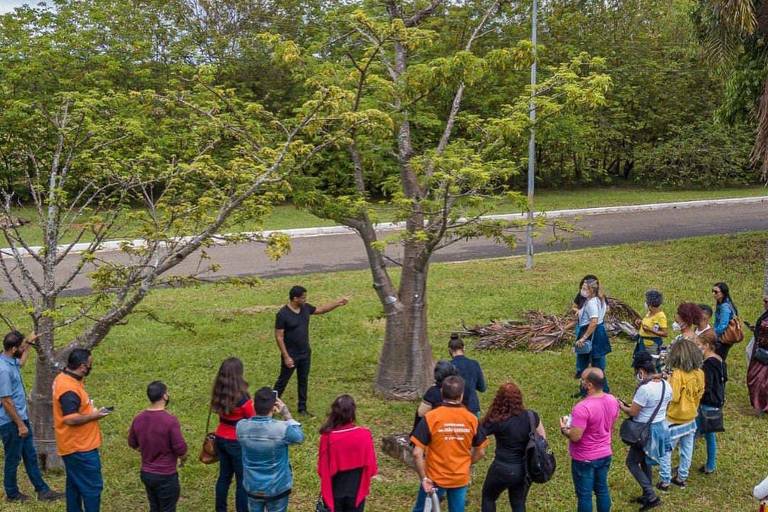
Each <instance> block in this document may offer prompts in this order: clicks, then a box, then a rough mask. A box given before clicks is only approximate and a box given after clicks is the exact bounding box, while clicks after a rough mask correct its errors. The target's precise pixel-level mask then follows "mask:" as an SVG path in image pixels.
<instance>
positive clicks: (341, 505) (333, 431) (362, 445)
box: [317, 395, 378, 512]
mask: <svg viewBox="0 0 768 512" xmlns="http://www.w3.org/2000/svg"><path fill="white" fill-rule="evenodd" d="M356 409H357V408H356V406H355V400H354V398H352V397H351V396H349V395H341V396H339V397H338V398H337V399H336V400H334V402H333V405H331V412H330V414H329V415H328V418H327V419H326V420H325V423H324V424H323V426H322V427H321V428H320V450H319V453H318V457H317V474H318V475H319V476H320V494H321V499H322V500H323V502H324V504H325V506H326V507H327V508H328V510H330V511H331V512H363V509H364V507H365V498H366V497H367V496H368V491H369V490H370V487H371V478H373V476H374V475H376V473H377V471H378V468H377V466H376V450H375V449H374V447H373V437H372V436H371V431H370V430H368V429H367V428H365V427H360V426H358V425H356V424H355V412H356Z"/></svg>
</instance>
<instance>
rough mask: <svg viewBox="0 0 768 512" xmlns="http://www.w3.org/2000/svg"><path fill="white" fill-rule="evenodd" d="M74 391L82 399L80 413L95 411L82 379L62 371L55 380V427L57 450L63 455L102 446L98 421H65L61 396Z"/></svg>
mask: <svg viewBox="0 0 768 512" xmlns="http://www.w3.org/2000/svg"><path fill="white" fill-rule="evenodd" d="M68 392H72V393H74V394H75V395H77V398H78V399H79V400H80V406H79V408H78V410H77V413H78V414H91V413H93V412H95V410H94V408H93V405H91V399H90V398H88V393H86V392H85V384H84V383H83V380H82V379H77V378H75V377H73V376H72V375H70V374H68V373H66V372H61V373H60V374H58V375H57V376H56V378H55V379H54V380H53V428H54V431H55V433H56V451H57V452H58V453H59V455H61V456H62V457H63V456H64V455H69V454H71V453H75V452H89V451H91V450H95V449H96V448H98V447H99V446H101V429H100V428H99V422H98V421H89V422H88V423H83V424H82V425H76V426H71V425H67V424H66V423H64V418H65V416H64V414H63V412H62V407H61V397H62V396H63V395H64V394H66V393H68Z"/></svg>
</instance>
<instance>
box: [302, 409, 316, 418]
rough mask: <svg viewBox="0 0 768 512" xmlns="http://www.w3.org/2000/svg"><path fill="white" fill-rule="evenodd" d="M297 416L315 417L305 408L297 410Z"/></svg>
mask: <svg viewBox="0 0 768 512" xmlns="http://www.w3.org/2000/svg"><path fill="white" fill-rule="evenodd" d="M299 416H304V417H305V418H316V416H315V415H314V414H312V413H311V412H309V411H308V410H306V409H303V410H301V411H299Z"/></svg>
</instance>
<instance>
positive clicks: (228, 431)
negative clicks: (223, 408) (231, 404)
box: [216, 397, 256, 441]
mask: <svg viewBox="0 0 768 512" xmlns="http://www.w3.org/2000/svg"><path fill="white" fill-rule="evenodd" d="M254 416H256V410H255V409H254V408H253V400H251V399H250V398H248V397H245V398H243V399H242V401H241V402H240V403H239V404H237V407H235V408H234V409H232V411H230V413H229V414H219V426H218V427H216V435H217V436H218V437H220V438H222V439H227V440H229V441H237V433H236V431H235V427H236V426H237V422H238V421H240V420H245V419H248V418H252V417H254Z"/></svg>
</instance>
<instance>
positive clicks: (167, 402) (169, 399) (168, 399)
mask: <svg viewBox="0 0 768 512" xmlns="http://www.w3.org/2000/svg"><path fill="white" fill-rule="evenodd" d="M169 403H171V397H168V398H166V399H165V406H166V407H168V404H169Z"/></svg>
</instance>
